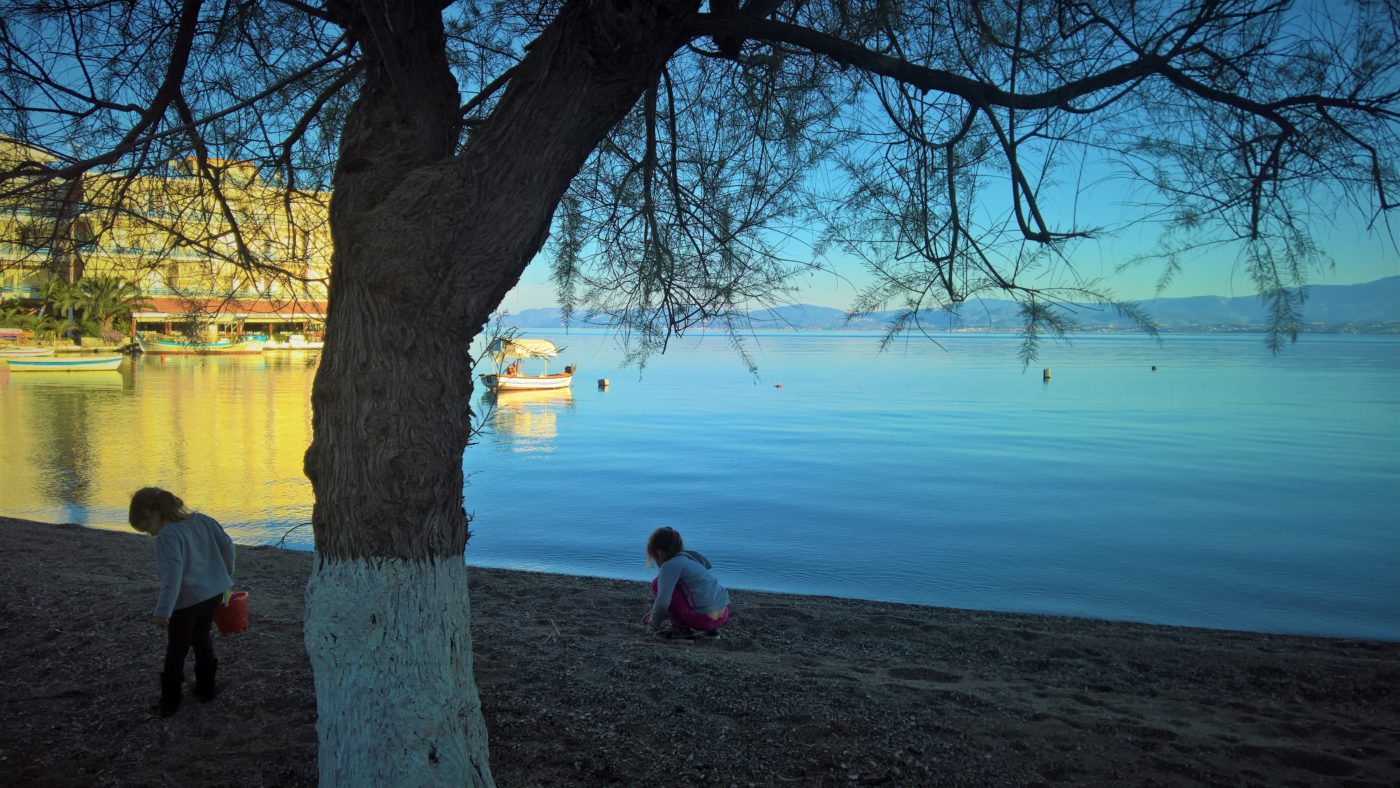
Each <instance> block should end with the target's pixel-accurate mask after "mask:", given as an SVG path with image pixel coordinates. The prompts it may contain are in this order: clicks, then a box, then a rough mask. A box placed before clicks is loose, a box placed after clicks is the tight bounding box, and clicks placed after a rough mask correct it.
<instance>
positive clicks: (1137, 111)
mask: <svg viewBox="0 0 1400 788" xmlns="http://www.w3.org/2000/svg"><path fill="white" fill-rule="evenodd" d="M0 12H2V13H0V135H4V136H6V137H8V138H9V140H8V141H6V142H5V144H4V146H3V148H2V149H0V154H4V155H0V220H3V221H0V236H3V238H0V240H3V241H6V242H8V246H5V247H3V248H0V252H6V251H8V252H10V253H13V252H14V250H15V249H20V250H21V251H22V252H24V253H23V254H21V255H19V256H18V257H15V256H14V255H13V254H12V255H11V257H10V258H8V259H10V261H11V264H29V263H31V262H32V261H33V260H35V259H39V258H42V257H44V256H45V255H47V257H48V258H49V260H50V267H51V268H52V269H53V270H64V271H73V270H77V268H78V266H77V262H78V261H77V260H76V259H75V255H78V256H81V253H82V251H83V250H84V249H86V248H91V247H92V246H93V245H100V244H102V243H104V239H105V238H108V237H110V236H113V235H115V234H116V232H117V230H118V229H121V228H127V227H128V226H129V225H130V224H131V223H136V224H138V225H139V224H141V223H150V224H153V225H155V226H157V227H170V226H178V227H187V226H188V227H193V228H195V230H194V231H193V232H192V233H191V234H189V235H187V237H185V238H184V239H183V242H184V243H185V245H187V246H190V247H192V248H194V249H196V250H198V251H199V253H200V254H203V255H205V256H206V257H207V259H208V260H211V261H215V260H217V261H221V262H224V263H228V264H232V265H237V266H241V267H242V268H244V269H246V270H248V271H250V272H260V271H273V270H279V269H280V270H281V271H283V273H284V275H292V276H295V275H296V274H295V271H291V272H289V271H287V266H286V262H287V260H286V259H285V258H283V256H282V255H281V253H280V252H279V251H278V249H279V247H278V245H276V244H263V243H258V242H257V241H256V240H255V239H256V238H257V237H258V235H257V233H258V227H259V226H266V227H272V228H282V229H283V230H285V231H287V232H290V233H291V234H292V237H291V239H290V240H291V241H293V242H295V240H296V225H297V224H298V222H299V221H304V217H306V216H310V215H314V214H315V212H314V211H309V212H304V211H299V210H298V209H297V207H296V206H298V205H304V204H312V205H317V204H319V202H318V201H319V200H320V198H321V197H322V196H324V195H325V194H326V193H327V192H329V193H330V195H331V196H330V204H329V208H328V211H327V215H328V218H329V226H330V233H331V241H332V245H333V251H332V263H331V264H332V271H331V276H330V284H329V296H328V298H329V305H328V312H327V330H326V342H325V350H324V353H323V355H322V357H321V360H320V362H319V364H318V366H317V372H316V382H315V385H314V387H313V392H312V403H313V412H314V416H313V424H312V432H313V436H314V437H313V441H312V444H311V446H310V448H309V449H308V450H307V453H306V456H305V469H306V473H307V476H308V478H309V479H310V480H311V483H312V486H313V488H314V490H315V495H316V504H315V509H314V511H313V516H312V525H313V528H314V530H315V539H316V550H317V562H316V564H315V567H314V569H313V574H312V577H311V579H310V581H309V582H308V585H307V596H306V606H307V614H306V619H305V622H306V626H305V641H306V644H307V651H308V654H309V656H310V657H311V661H312V665H313V670H314V673H315V679H316V694H317V704H318V705H317V712H318V714H317V717H318V721H317V729H318V735H319V738H320V747H319V748H318V758H319V765H320V769H321V776H322V780H323V782H325V783H326V784H340V783H352V784H361V783H383V784H423V785H442V784H450V785H465V784H471V785H489V784H491V782H492V781H491V776H490V770H489V766H488V764H487V754H486V734H485V730H484V727H485V726H484V723H483V722H482V718H481V714H480V703H479V699H478V696H477V694H476V690H475V685H474V684H473V682H472V678H471V665H472V662H471V659H472V646H471V634H470V625H469V613H468V604H467V602H466V600H467V596H468V586H467V582H466V567H465V565H464V563H463V562H462V560H461V557H462V553H463V550H464V549H465V546H466V541H467V535H468V532H467V517H466V514H465V511H464V509H463V500H464V499H463V487H464V478H463V471H462V458H463V451H464V449H465V448H466V443H467V436H468V434H469V430H470V424H469V421H470V418H469V414H470V407H471V393H472V385H473V383H472V370H471V365H470V359H469V351H468V347H469V346H470V343H471V340H472V339H473V338H474V337H475V336H476V335H477V334H478V333H479V332H480V331H481V327H482V326H483V325H484V324H485V323H486V322H487V320H488V319H489V316H490V314H491V312H492V311H493V310H494V309H496V308H497V307H498V306H499V304H500V303H501V300H502V299H503V298H504V297H505V295H506V294H507V292H509V290H510V289H511V288H512V287H513V286H514V285H515V284H516V283H517V282H518V281H519V279H520V276H521V274H522V272H523V271H524V270H525V267H526V266H527V265H528V264H529V263H530V261H531V260H532V259H534V258H535V257H536V255H537V254H538V253H539V252H540V251H541V250H542V249H543V250H545V252H546V253H547V254H548V256H549V262H550V264H551V265H552V269H553V273H554V277H555V280H556V281H557V283H558V286H559V298H560V301H561V303H562V304H563V305H564V306H565V307H566V309H567V310H570V311H572V310H576V309H590V310H596V311H598V312H600V313H602V314H605V315H608V316H610V317H611V318H612V319H613V320H615V321H616V322H617V323H618V324H620V325H621V326H623V327H624V330H625V331H627V332H628V335H629V336H630V337H631V338H632V339H634V340H635V345H634V347H636V348H637V351H638V353H639V354H643V355H644V354H646V353H648V352H652V351H655V350H658V349H663V348H664V346H665V343H666V341H667V340H668V339H669V338H670V337H672V336H674V335H675V334H677V333H680V332H684V331H687V330H689V329H691V328H694V327H697V326H702V325H703V326H715V325H718V326H723V327H725V328H726V329H728V330H729V331H730V332H731V335H732V336H733V337H734V338H735V343H736V345H739V346H741V345H742V330H743V329H744V328H745V326H744V323H743V315H744V314H745V313H746V312H747V311H748V310H749V309H750V308H752V307H753V306H755V305H761V304H764V303H772V302H774V301H777V300H779V299H782V298H784V297H785V296H786V295H787V294H788V293H789V292H790V289H791V288H792V287H793V286H794V284H795V283H796V282H797V281H798V280H797V279H796V277H797V276H798V275H800V274H801V273H802V272H803V271H806V270H810V268H811V266H813V265H817V264H819V258H818V255H820V254H821V253H822V252H823V251H827V250H838V251H840V252H842V253H845V254H851V255H855V256H857V257H859V258H860V259H862V260H863V261H864V262H865V263H866V264H867V265H868V266H869V268H870V270H871V272H872V275H873V280H872V281H873V284H872V285H871V286H870V287H869V288H868V289H867V290H866V291H865V292H864V293H863V294H862V295H861V297H860V298H859V300H858V302H857V303H856V304H855V305H854V308H856V309H864V308H870V307H873V306H876V305H881V304H890V303H894V304H897V305H900V306H902V308H903V317H902V318H901V319H900V320H898V321H896V323H895V324H894V325H893V326H892V327H891V328H892V330H903V329H908V328H914V329H917V328H918V327H919V316H920V310H921V309H922V308H925V307H933V306H952V307H956V306H957V305H959V304H964V303H967V302H968V301H969V300H971V299H975V298H977V297H980V296H983V295H985V294H992V293H1005V294H1010V295H1011V296H1013V297H1015V298H1017V299H1018V300H1020V301H1021V302H1022V304H1023V316H1024V318H1025V321H1026V335H1027V340H1028V346H1029V347H1031V348H1033V346H1034V343H1035V341H1036V340H1037V339H1038V337H1039V336H1040V334H1041V333H1043V332H1046V331H1050V332H1056V331H1061V330H1064V329H1066V328H1067V327H1068V325H1069V322H1070V320H1071V319H1072V315H1071V314H1067V311H1068V309H1069V307H1068V305H1069V304H1070V303H1071V302H1072V301H1074V300H1083V299H1085V298H1088V299H1090V300H1097V301H1099V302H1101V303H1106V304H1110V305H1112V304H1115V303H1116V302H1115V299H1113V297H1112V295H1111V294H1109V293H1105V292H1102V291H1101V289H1100V287H1099V285H1098V284H1097V283H1095V282H1093V281H1091V280H1086V279H1083V278H1081V277H1079V276H1078V274H1077V273H1076V271H1075V267H1074V254H1073V253H1074V244H1075V242H1076V241H1077V240H1079V239H1083V238H1085V237H1088V236H1090V235H1092V234H1093V233H1095V232H1101V231H1104V230H1105V229H1112V228H1099V227H1093V226H1083V225H1081V224H1080V223H1079V222H1078V221H1077V220H1076V213H1075V201H1074V198H1073V195H1074V194H1075V193H1076V192H1077V191H1079V183H1080V181H1079V180H1078V179H1079V178H1080V177H1082V176H1081V174H1080V173H1082V172H1083V171H1084V169H1085V168H1084V166H1083V163H1084V162H1086V161H1088V160H1090V159H1092V160H1094V161H1095V162H1102V163H1106V164H1107V165H1111V166H1112V167H1114V168H1116V169H1115V172H1116V173H1117V175H1119V176H1120V177H1124V178H1127V179H1128V181H1129V182H1130V183H1132V184H1134V186H1135V188H1137V189H1139V190H1140V191H1139V192H1138V194H1140V198H1139V200H1140V203H1141V206H1140V207H1141V214H1140V215H1141V216H1142V217H1143V218H1153V217H1160V218H1163V219H1165V221H1166V226H1167V227H1168V228H1169V230H1170V232H1169V234H1168V235H1167V236H1166V238H1165V239H1164V246H1163V247H1162V254H1161V256H1160V257H1161V261H1162V264H1163V265H1164V268H1163V276H1162V278H1163V281H1164V282H1168V281H1169V280H1170V279H1171V277H1172V275H1173V272H1174V270H1176V266H1178V265H1179V262H1178V257H1177V255H1179V254H1181V253H1182V252H1184V251H1189V250H1190V249H1192V248H1197V247H1199V245H1202V244H1220V243H1228V244H1238V245H1239V249H1240V250H1241V251H1240V254H1241V255H1242V259H1243V260H1244V262H1245V265H1246V266H1247V267H1248V270H1249V272H1250V274H1251V276H1252V277H1253V279H1254V281H1255V283H1256V285H1257V287H1258V290H1259V292H1260V293H1261V295H1262V296H1263V297H1265V298H1266V299H1268V300H1269V302H1270V304H1271V305H1272V307H1273V311H1274V316H1275V328H1274V332H1273V334H1272V335H1271V337H1270V342H1271V344H1273V345H1274V346H1275V347H1277V346H1279V345H1281V344H1282V343H1283V342H1285V341H1287V339H1288V338H1289V337H1291V336H1295V335H1296V331H1297V329H1298V326H1299V322H1298V321H1299V310H1300V307H1301V304H1302V301H1303V298H1304V291H1303V290H1302V289H1301V288H1302V286H1303V285H1304V284H1305V283H1306V282H1307V277H1308V275H1309V273H1310V272H1311V270H1312V269H1313V267H1314V266H1315V265H1317V264H1319V263H1320V262H1321V261H1323V260H1324V257H1323V252H1322V250H1321V249H1319V248H1318V245H1317V243H1316V242H1315V240H1314V236H1313V230H1314V226H1315V224H1316V223H1317V222H1319V221H1323V220H1326V219H1327V218H1329V217H1330V216H1332V215H1334V214H1335V212H1336V210H1337V206H1338V205H1339V204H1349V205H1350V206H1351V207H1352V208H1353V209H1355V210H1357V211H1360V212H1361V213H1362V214H1364V215H1365V216H1367V217H1368V220H1369V221H1370V223H1371V224H1372V225H1373V226H1374V227H1375V228H1377V229H1380V230H1382V231H1384V230H1386V229H1388V225H1387V224H1386V222H1387V221H1388V217H1389V216H1390V215H1391V212H1393V211H1394V210H1395V205H1396V203H1395V199H1396V198H1395V194H1396V190H1397V186H1400V184H1397V174H1396V170H1395V165H1394V159H1395V153H1396V150H1397V131H1398V130H1400V123H1397V120H1400V114H1398V113H1400V108H1398V107H1397V91H1400V79H1398V78H1397V77H1400V71H1397V66H1398V65H1400V60H1397V59H1398V58H1400V47H1396V46H1395V42H1396V40H1397V38H1398V37H1397V35H1396V30H1397V21H1398V20H1397V17H1398V16H1400V10H1397V7H1396V6H1395V4H1393V3H1375V2H1369V1H1368V0H1357V2H1355V3H1352V4H1339V3H1333V2H1322V0H1316V2H1313V1H1312V0H1307V1H1305V2H1299V3H1290V2H1286V0H1182V1H1181V2H1167V3H1160V2H1142V1H1141V0H978V1H975V2H964V0H922V1H921V2H895V1H894V0H786V1H784V0H745V1H744V2H740V0H710V2H709V3H702V2H700V0H691V1H689V2H686V1H685V0H533V1H530V0H492V1H491V2H484V1H483V2H459V3H447V2H442V0H357V1H356V2H350V1H349V0H326V2H324V3H322V4H313V3H310V2H306V0H268V1H267V2H233V1H229V2H213V1H212V0H178V1H177V0H88V2H82V3H77V2H58V1H55V0H29V1H28V2H3V3H0ZM94 176H100V177H94ZM175 176H178V178H177V177H175ZM1096 177H1102V176H1096ZM162 178H169V179H170V180H169V182H170V183H171V187H170V189H169V191H170V194H171V195H179V196H181V199H176V200H169V199H166V200H163V202H162V204H161V205H160V206H159V207H157V206H155V205H154V204H152V203H148V202H144V199H145V196H146V195H147V194H149V188H148V187H149V186H150V185H151V184H160V183H161V182H162ZM253 178H256V179H257V180H258V182H259V183H260V184H265V185H268V186H269V187H275V188H267V189H265V190H264V189H262V187H261V186H260V187H259V189H258V190H257V191H258V193H268V194H275V195H279V196H280V197H279V199H277V200H273V201H272V202H273V203H274V204H270V205H267V206H265V208H266V210H261V211H260V210H259V209H257V208H256V207H255V208H254V209H253V211H252V212H253V214H254V218H255V221H254V222H253V223H252V224H251V225H250V224H249V222H248V221H247V210H246V208H242V207H239V205H237V204H236V203H237V202H238V201H236V200H231V199H230V194H231V192H232V191H233V187H235V186H239V185H240V184H245V183H246V182H247V181H248V180H249V179H253ZM133 184H138V185H139V188H138V187H136V186H133ZM138 194H139V195H141V196H140V197H139V198H138V196H137V195H138ZM152 197H154V195H152ZM273 208H276V209H277V210H278V212H279V213H280V218H279V219H277V220H276V221H274V220H273V219H272V218H271V216H270V214H271V212H272V209H273ZM260 213H261V214H262V215H259V214H260ZM546 242H548V243H546ZM804 244H805V245H810V246H812V247H813V248H812V249H810V250H806V249H803V246H804ZM285 246H286V248H290V249H295V248H297V246H296V244H295V243H289V244H286V245H285ZM305 246H306V244H304V243H303V244H302V247H303V248H304V247H305ZM814 261H817V262H814ZM93 273H99V272H96V271H94V272H93ZM101 273H108V272H101ZM113 273H119V272H113ZM1120 307H1121V308H1122V309H1123V310H1124V311H1125V312H1126V313H1127V314H1128V315H1129V316H1135V317H1140V313H1138V312H1137V311H1136V308H1135V307H1133V306H1132V305H1130V304H1123V305H1120Z"/></svg>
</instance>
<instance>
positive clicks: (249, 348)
mask: <svg viewBox="0 0 1400 788" xmlns="http://www.w3.org/2000/svg"><path fill="white" fill-rule="evenodd" d="M136 344H137V346H138V347H140V348H141V352H142V353H152V354H156V355H195V356H221V355H235V354H240V353H261V352H263V346H264V345H265V344H266V342H265V341H264V340H261V339H219V340H215V341H213V342H191V341H190V340H188V339H185V338H183V337H172V336H160V335H156V334H137V335H136Z"/></svg>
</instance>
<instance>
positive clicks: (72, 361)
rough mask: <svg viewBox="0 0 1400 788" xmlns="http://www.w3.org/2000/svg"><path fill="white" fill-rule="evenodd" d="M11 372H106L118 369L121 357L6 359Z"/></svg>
mask: <svg viewBox="0 0 1400 788" xmlns="http://www.w3.org/2000/svg"><path fill="white" fill-rule="evenodd" d="M4 361H5V363H6V364H8V365H9V366H10V371H11V372H107V371H111V370H114V369H116V368H117V367H120V366H121V364H122V356H93V357H91V358H69V357H64V358H43V357H33V358H6V359H4Z"/></svg>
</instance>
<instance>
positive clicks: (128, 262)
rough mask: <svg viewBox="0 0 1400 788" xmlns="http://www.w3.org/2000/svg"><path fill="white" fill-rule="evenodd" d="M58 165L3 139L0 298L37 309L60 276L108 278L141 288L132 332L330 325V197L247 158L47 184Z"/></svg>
mask: <svg viewBox="0 0 1400 788" xmlns="http://www.w3.org/2000/svg"><path fill="white" fill-rule="evenodd" d="M54 163H55V162H54V160H53V158H52V157H51V156H46V155H45V154H44V153H43V152H42V151H38V150H36V149H33V148H30V147H27V146H24V145H20V144H17V143H15V142H13V141H8V140H0V168H2V169H3V171H4V173H5V174H6V176H7V178H6V180H5V183H6V184H7V187H6V188H4V189H3V191H0V300H3V301H7V302H16V301H18V302H20V303H24V302H37V300H39V299H41V298H42V297H43V294H44V292H45V288H46V287H48V286H49V284H50V283H51V282H53V281H55V280H63V281H64V282H67V283H73V282H78V281H80V280H82V279H84V278H88V277H95V276H104V275H106V276H116V277H120V278H122V279H126V280H128V281H131V282H133V283H135V284H136V285H137V286H138V287H139V288H140V290H141V293H142V295H143V297H144V299H145V301H146V303H147V306H146V307H144V308H140V309H137V310H136V311H135V312H134V314H133V317H134V320H133V329H134V330H138V329H139V330H150V331H156V332H160V333H168V332H171V331H173V330H176V326H175V324H176V323H186V324H188V323H197V324H199V325H200V326H201V328H203V329H206V330H211V331H216V332H218V333H240V332H257V331H263V332H275V331H308V330H310V331H312V332H315V331H317V330H318V328H319V326H320V324H321V323H322V321H324V319H325V310H326V287H327V284H328V281H329V275H330V260H331V239H330V227H329V223H328V221H327V217H328V207H329V200H330V195H329V193H328V192H322V191H305V190H295V189H289V188H286V187H285V186H284V185H283V184H282V183H280V182H279V181H278V180H276V179H269V178H266V177H264V175H263V173H262V172H260V170H259V169H258V167H257V166H256V165H254V164H251V163H248V162H238V161H226V160H219V159H210V160H207V161H205V162H203V163H201V162H199V161H197V160H195V159H193V158H191V159H185V160H181V161H174V162H169V163H168V164H167V165H166V166H165V167H164V168H162V169H161V170H160V171H158V172H154V173H143V174H139V175H129V174H127V173H123V172H115V171H93V172H89V173H87V174H85V175H83V176H81V178H79V179H73V180H67V181H52V182H49V183H45V182H44V181H43V180H41V179H42V178H44V177H45V176H46V174H47V172H48V170H49V168H50V167H51V166H52V165H53V164H54ZM31 173H32V175H31Z"/></svg>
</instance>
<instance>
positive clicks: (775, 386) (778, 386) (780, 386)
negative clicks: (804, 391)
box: [773, 383, 783, 389]
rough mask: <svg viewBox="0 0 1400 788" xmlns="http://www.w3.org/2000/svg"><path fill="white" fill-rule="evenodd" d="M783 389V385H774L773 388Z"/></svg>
mask: <svg viewBox="0 0 1400 788" xmlns="http://www.w3.org/2000/svg"><path fill="white" fill-rule="evenodd" d="M782 387H783V384H781V383H774V384H773V388H775V389H780V388H782Z"/></svg>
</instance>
